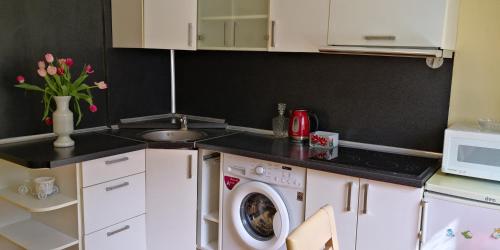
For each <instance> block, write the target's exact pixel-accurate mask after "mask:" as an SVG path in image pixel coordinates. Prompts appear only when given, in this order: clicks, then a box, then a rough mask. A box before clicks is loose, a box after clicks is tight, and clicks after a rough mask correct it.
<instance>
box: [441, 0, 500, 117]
mask: <svg viewBox="0 0 500 250" xmlns="http://www.w3.org/2000/svg"><path fill="white" fill-rule="evenodd" d="M481 117H485V118H486V117H488V118H494V119H497V120H500V0H461V7H460V17H459V27H458V40H457V49H456V54H455V64H454V68H453V80H452V89H451V100H450V115H449V119H448V122H449V123H450V124H451V123H454V122H457V121H476V120H477V119H478V118H481Z"/></svg>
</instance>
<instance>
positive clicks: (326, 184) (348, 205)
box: [306, 169, 359, 250]
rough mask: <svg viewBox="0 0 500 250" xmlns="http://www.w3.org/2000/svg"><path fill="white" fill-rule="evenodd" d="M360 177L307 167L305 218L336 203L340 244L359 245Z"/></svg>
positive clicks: (345, 247) (346, 247)
mask: <svg viewBox="0 0 500 250" xmlns="http://www.w3.org/2000/svg"><path fill="white" fill-rule="evenodd" d="M358 193H359V178H356V177H350V176H345V175H338V174H333V173H327V172H322V171H317V170H311V169H308V170H307V190H306V218H308V217H309V216H311V215H313V214H314V213H315V212H316V211H318V210H319V209H320V208H321V207H323V206H325V205H327V204H330V205H332V206H333V210H334V214H335V222H336V223H337V225H338V226H337V234H338V238H339V247H340V249H342V250H354V249H355V248H356V227H357V219H358V218H357V217H358Z"/></svg>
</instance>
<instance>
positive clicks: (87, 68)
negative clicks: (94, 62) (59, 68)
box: [85, 65, 94, 74]
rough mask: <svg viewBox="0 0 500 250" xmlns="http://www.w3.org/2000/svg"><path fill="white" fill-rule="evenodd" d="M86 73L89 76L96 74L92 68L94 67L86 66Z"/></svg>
mask: <svg viewBox="0 0 500 250" xmlns="http://www.w3.org/2000/svg"><path fill="white" fill-rule="evenodd" d="M85 72H86V73H87V74H92V73H94V69H93V68H92V66H90V65H87V66H85Z"/></svg>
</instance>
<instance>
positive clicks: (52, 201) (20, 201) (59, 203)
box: [0, 188, 78, 213]
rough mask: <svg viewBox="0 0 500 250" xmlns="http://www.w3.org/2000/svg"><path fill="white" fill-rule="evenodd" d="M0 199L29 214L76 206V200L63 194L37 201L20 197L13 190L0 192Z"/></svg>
mask: <svg viewBox="0 0 500 250" xmlns="http://www.w3.org/2000/svg"><path fill="white" fill-rule="evenodd" d="M0 198H3V199H5V200H7V201H10V202H12V203H14V204H16V205H18V206H20V207H22V208H24V209H26V210H28V211H30V212H34V213H39V212H48V211H52V210H56V209H60V208H63V207H67V206H71V205H75V204H77V202H78V201H77V200H76V198H72V197H69V196H66V195H64V194H55V195H51V196H49V197H47V199H45V200H39V199H36V198H34V197H33V196H31V195H21V194H19V193H18V192H17V190H13V188H6V189H2V190H0Z"/></svg>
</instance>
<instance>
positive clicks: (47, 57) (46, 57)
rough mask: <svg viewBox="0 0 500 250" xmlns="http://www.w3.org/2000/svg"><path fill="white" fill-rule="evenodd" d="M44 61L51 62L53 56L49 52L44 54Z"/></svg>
mask: <svg viewBox="0 0 500 250" xmlns="http://www.w3.org/2000/svg"><path fill="white" fill-rule="evenodd" d="M45 61H47V62H48V63H53V62H54V56H53V55H52V54H50V53H47V54H45Z"/></svg>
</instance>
